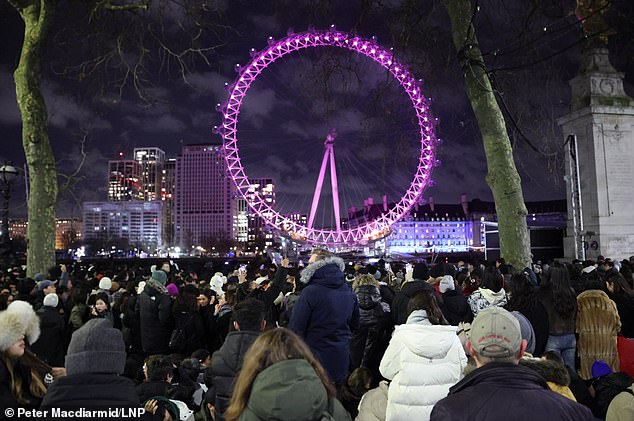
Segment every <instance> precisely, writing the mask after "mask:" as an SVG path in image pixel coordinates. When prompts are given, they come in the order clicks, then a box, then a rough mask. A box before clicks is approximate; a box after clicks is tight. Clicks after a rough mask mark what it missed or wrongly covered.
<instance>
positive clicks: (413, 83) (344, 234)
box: [217, 27, 437, 246]
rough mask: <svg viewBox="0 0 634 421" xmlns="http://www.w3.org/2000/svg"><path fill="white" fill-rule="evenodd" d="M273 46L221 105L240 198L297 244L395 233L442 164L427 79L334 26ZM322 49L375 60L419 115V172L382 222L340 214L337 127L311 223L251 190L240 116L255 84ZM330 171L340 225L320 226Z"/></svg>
mask: <svg viewBox="0 0 634 421" xmlns="http://www.w3.org/2000/svg"><path fill="white" fill-rule="evenodd" d="M268 44H269V45H268V47H267V48H265V49H263V50H261V51H259V52H255V51H253V52H252V59H251V61H250V62H249V63H248V64H246V65H244V66H238V67H237V71H238V76H237V78H236V80H235V81H234V82H233V84H230V85H228V87H227V89H228V92H229V95H228V99H227V101H226V103H225V104H224V105H222V106H220V110H221V111H222V114H223V118H222V123H221V125H220V126H219V127H218V128H217V132H218V133H219V134H220V135H221V136H222V138H223V146H224V152H225V160H226V164H227V169H228V172H229V175H230V177H231V179H232V181H233V184H234V186H235V189H236V191H237V194H238V195H239V196H240V197H242V198H243V199H244V200H245V201H246V202H247V204H248V206H249V208H250V209H251V211H252V212H253V213H254V214H256V215H258V216H259V217H261V218H262V219H263V220H264V221H265V222H266V223H267V224H268V225H269V226H271V227H272V228H274V229H275V230H277V231H279V232H280V233H281V234H283V235H286V236H288V237H290V238H292V239H294V240H297V241H303V242H307V243H313V244H318V245H325V246H340V245H363V244H367V243H368V242H371V241H374V240H377V239H380V238H382V237H384V236H386V235H387V234H389V233H390V227H391V226H392V225H393V224H394V223H396V222H397V221H399V220H401V219H402V218H403V217H405V216H406V215H407V214H408V213H409V212H410V210H411V208H412V206H414V205H415V204H416V203H417V202H418V201H419V200H420V198H421V195H422V193H423V192H424V190H425V189H426V187H427V186H428V185H430V183H431V172H432V169H433V167H434V166H435V165H436V164H437V161H436V159H435V145H436V143H437V138H436V135H435V124H436V120H435V119H434V118H433V117H432V116H431V113H430V100H429V99H428V98H426V97H425V95H424V93H423V89H422V81H420V80H418V79H416V78H415V77H414V75H413V74H412V73H411V72H410V71H409V69H408V68H407V67H406V66H404V65H403V64H401V63H399V62H398V61H397V60H396V58H395V57H394V53H393V51H392V50H390V49H385V48H382V47H381V46H379V45H378V43H377V42H376V41H375V40H374V39H364V38H361V37H358V36H356V35H353V34H350V33H347V32H342V31H338V30H336V29H335V28H334V27H331V28H330V29H328V30H309V31H307V32H303V33H298V34H291V35H288V36H287V37H285V38H283V39H280V40H277V41H276V40H273V39H272V38H269V43H268ZM318 47H319V48H323V47H327V48H331V49H343V50H347V51H349V52H352V53H353V54H355V55H358V56H363V57H366V58H369V59H370V60H371V61H372V62H374V63H375V66H376V65H378V66H380V67H378V69H379V70H380V69H381V68H383V69H384V71H385V72H386V74H387V75H388V76H389V77H390V78H391V79H392V80H393V81H394V82H396V84H397V85H398V87H399V91H400V95H401V96H403V97H404V98H406V102H407V104H408V107H409V108H410V111H411V112H413V114H412V115H413V116H414V117H413V120H414V121H415V133H414V135H415V145H416V152H415V154H416V156H417V158H418V159H417V162H416V164H415V170H414V171H413V173H412V174H410V178H409V185H408V186H407V187H406V188H405V189H404V193H402V194H401V196H400V198H399V199H398V200H395V202H394V204H393V205H392V206H391V207H390V208H389V209H385V211H384V212H382V213H381V215H378V216H377V217H376V218H373V219H372V220H368V221H367V222H364V223H361V224H357V225H356V226H350V225H345V224H342V218H341V215H340V204H339V184H338V179H337V169H336V168H337V166H336V161H335V146H336V142H337V138H338V134H337V127H331V128H330V130H329V131H328V132H327V133H324V136H323V137H322V139H323V158H322V160H321V167H320V170H319V173H318V174H315V175H314V177H315V179H316V181H315V190H314V194H313V195H312V202H311V206H310V213H309V215H307V216H308V217H307V218H306V219H305V220H306V222H305V223H303V222H300V221H299V220H298V219H297V218H291V217H289V216H287V215H285V214H284V213H282V212H280V211H279V210H278V209H276V208H275V207H274V206H273V205H272V204H271V203H270V201H269V200H266V198H265V197H264V196H263V195H261V194H257V193H256V194H254V192H253V190H252V189H251V183H250V174H249V172H250V170H249V168H245V167H246V165H244V164H243V161H242V159H241V155H240V148H241V145H240V143H241V142H240V131H239V128H238V123H239V116H240V113H241V107H242V106H243V102H244V101H245V99H246V98H247V93H248V91H249V89H250V88H251V87H252V85H253V83H254V82H255V81H256V80H257V79H258V77H260V76H261V75H262V74H264V73H266V71H267V68H268V67H269V66H271V65H272V64H273V63H274V62H276V61H278V60H280V59H281V58H282V57H285V56H288V55H293V53H295V54H297V53H298V52H300V51H301V50H306V49H315V48H318ZM269 71H270V69H269ZM328 167H330V185H331V190H332V200H331V202H332V205H333V209H332V213H333V214H334V224H332V225H333V226H330V227H323V226H322V227H318V226H316V224H315V219H316V218H315V216H316V213H317V207H318V205H319V203H320V199H321V191H322V186H323V183H324V180H325V178H326V170H327V168H328Z"/></svg>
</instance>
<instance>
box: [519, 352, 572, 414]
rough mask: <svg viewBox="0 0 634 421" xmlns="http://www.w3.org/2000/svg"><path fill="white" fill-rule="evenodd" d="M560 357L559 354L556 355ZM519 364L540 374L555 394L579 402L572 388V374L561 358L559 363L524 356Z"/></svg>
mask: <svg viewBox="0 0 634 421" xmlns="http://www.w3.org/2000/svg"><path fill="white" fill-rule="evenodd" d="M555 355H559V354H555ZM519 364H520V365H521V366H523V367H527V368H530V369H531V370H533V371H535V372H536V373H538V374H539V375H540V376H542V377H543V378H544V380H546V383H547V384H548V387H549V388H550V390H552V391H553V392H557V393H559V394H560V395H561V396H564V397H566V398H568V399H571V400H573V401H575V402H576V401H577V400H576V399H575V395H574V394H573V393H572V391H571V390H570V388H569V387H568V386H570V374H569V373H568V370H567V368H566V365H565V364H564V362H563V360H561V358H560V359H559V361H556V360H552V359H545V358H533V357H527V356H524V357H523V358H522V359H520V362H519Z"/></svg>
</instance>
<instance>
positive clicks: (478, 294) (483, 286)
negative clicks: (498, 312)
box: [468, 266, 507, 317]
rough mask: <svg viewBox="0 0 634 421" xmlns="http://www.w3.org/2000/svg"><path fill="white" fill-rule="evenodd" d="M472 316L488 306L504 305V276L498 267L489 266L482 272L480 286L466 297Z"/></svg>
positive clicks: (505, 298)
mask: <svg viewBox="0 0 634 421" xmlns="http://www.w3.org/2000/svg"><path fill="white" fill-rule="evenodd" d="M468 301H469V306H470V307H471V312H472V313H473V316H474V317H475V316H477V315H478V313H479V312H480V311H481V310H484V309H485V308H489V307H504V306H505V305H506V303H507V296H506V291H505V290H504V276H502V273H501V272H500V270H499V269H497V268H495V267H493V266H491V267H488V268H486V269H485V270H484V272H483V273H482V281H481V282H480V287H479V288H478V289H477V290H476V291H474V292H473V293H472V294H471V295H469V298H468Z"/></svg>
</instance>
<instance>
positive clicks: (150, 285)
mask: <svg viewBox="0 0 634 421" xmlns="http://www.w3.org/2000/svg"><path fill="white" fill-rule="evenodd" d="M152 290H154V291H152ZM145 291H146V292H147V293H148V294H149V295H161V294H162V295H168V292H167V288H166V287H165V285H163V284H162V283H160V282H159V281H157V280H156V279H154V278H150V279H148V280H147V282H146V283H145Z"/></svg>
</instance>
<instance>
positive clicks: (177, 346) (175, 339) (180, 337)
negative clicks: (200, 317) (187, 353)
mask: <svg viewBox="0 0 634 421" xmlns="http://www.w3.org/2000/svg"><path fill="white" fill-rule="evenodd" d="M193 316H194V315H193V313H192V314H190V315H189V317H188V318H187V321H186V322H185V323H183V324H182V325H181V326H180V327H177V328H175V329H174V330H172V334H171V335H170V341H169V344H168V346H169V349H170V350H172V351H174V352H183V351H184V350H185V348H186V347H187V333H186V331H185V330H186V328H187V326H188V325H189V322H190V321H191V320H192V318H193Z"/></svg>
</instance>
